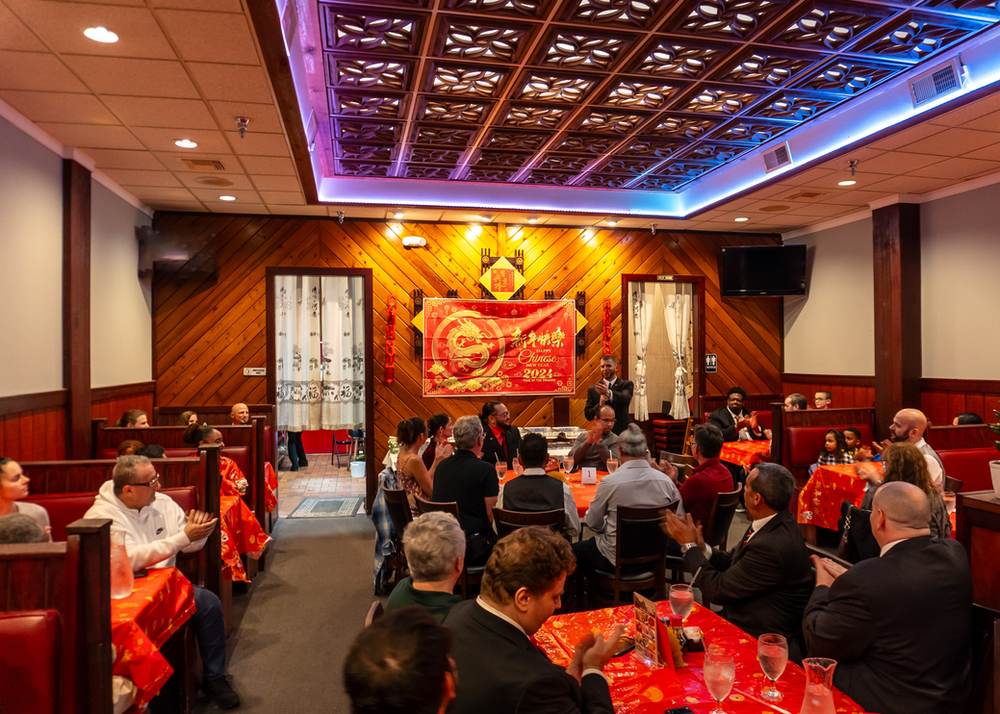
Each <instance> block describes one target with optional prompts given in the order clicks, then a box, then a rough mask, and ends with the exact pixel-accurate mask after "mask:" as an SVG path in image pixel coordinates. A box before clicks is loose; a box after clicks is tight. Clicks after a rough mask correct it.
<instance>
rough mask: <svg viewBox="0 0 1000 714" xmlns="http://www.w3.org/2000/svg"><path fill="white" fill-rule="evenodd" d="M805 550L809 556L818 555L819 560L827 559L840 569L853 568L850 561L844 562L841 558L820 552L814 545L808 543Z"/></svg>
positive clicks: (823, 551)
mask: <svg viewBox="0 0 1000 714" xmlns="http://www.w3.org/2000/svg"><path fill="white" fill-rule="evenodd" d="M806 550H808V551H809V555H818V556H819V557H820V558H827V559H829V560H832V561H833V562H834V563H836V564H837V565H839V566H840V567H842V568H852V567H854V563H852V562H851V561H849V560H844V559H843V558H840V557H837V556H836V555H833V554H831V553H828V552H827V551H825V550H820V549H819V548H817V547H816V546H814V545H809V544H808V543H806Z"/></svg>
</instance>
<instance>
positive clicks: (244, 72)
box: [187, 62, 271, 104]
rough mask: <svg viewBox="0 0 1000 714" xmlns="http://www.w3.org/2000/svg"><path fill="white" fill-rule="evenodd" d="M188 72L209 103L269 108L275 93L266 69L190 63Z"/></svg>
mask: <svg viewBox="0 0 1000 714" xmlns="http://www.w3.org/2000/svg"><path fill="white" fill-rule="evenodd" d="M187 67H188V69H189V70H190V72H191V74H192V75H193V76H194V80H195V82H197V84H198V87H199V88H200V89H201V92H202V94H203V96H204V97H205V99H223V100H226V101H231V102H250V103H253V104H269V103H270V102H271V91H270V89H268V85H267V78H266V76H265V74H264V69H263V68H262V67H259V66H256V67H250V66H244V65H231V64H207V63H205V64H203V63H200V62H189V63H188V64H187Z"/></svg>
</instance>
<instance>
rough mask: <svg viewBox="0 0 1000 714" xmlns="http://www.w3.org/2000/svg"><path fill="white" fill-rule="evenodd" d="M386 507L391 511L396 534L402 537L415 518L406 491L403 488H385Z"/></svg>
mask: <svg viewBox="0 0 1000 714" xmlns="http://www.w3.org/2000/svg"><path fill="white" fill-rule="evenodd" d="M382 493H384V494H385V509H386V510H387V511H388V512H389V520H391V521H392V527H393V529H394V530H395V531H396V535H397V536H398V537H399V538H400V539H402V538H403V532H404V531H405V530H406V527H407V526H408V525H410V522H411V521H412V520H413V511H411V510H410V503H409V501H407V500H406V491H404V490H403V489H401V488H384V487H383V489H382Z"/></svg>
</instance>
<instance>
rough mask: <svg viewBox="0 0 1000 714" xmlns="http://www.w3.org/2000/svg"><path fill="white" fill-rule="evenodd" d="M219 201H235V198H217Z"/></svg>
mask: <svg viewBox="0 0 1000 714" xmlns="http://www.w3.org/2000/svg"><path fill="white" fill-rule="evenodd" d="M219 200H220V201H235V200H236V196H219Z"/></svg>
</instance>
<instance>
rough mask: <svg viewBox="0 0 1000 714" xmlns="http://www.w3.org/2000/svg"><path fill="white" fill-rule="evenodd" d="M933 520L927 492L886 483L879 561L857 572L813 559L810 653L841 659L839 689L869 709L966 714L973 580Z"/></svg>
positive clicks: (876, 509) (877, 520) (876, 515)
mask: <svg viewBox="0 0 1000 714" xmlns="http://www.w3.org/2000/svg"><path fill="white" fill-rule="evenodd" d="M929 518H930V503H929V501H928V499H927V496H926V495H925V494H924V492H923V491H922V490H921V489H920V488H918V487H917V486H914V485H913V484H910V483H905V482H902V481H894V482H892V483H887V484H885V485H884V486H882V487H881V488H880V489H879V490H878V491H876V492H875V500H874V501H873V503H872V514H871V526H872V533H873V535H874V536H875V540H877V541H878V544H879V546H881V548H882V552H881V556H880V557H878V558H869V559H868V560H863V561H861V562H860V563H858V564H857V565H855V566H853V567H852V568H850V569H849V570H845V569H843V568H841V567H839V566H837V565H836V564H835V563H833V562H831V561H829V560H826V559H820V558H816V557H814V558H813V562H814V563H815V565H816V589H815V590H814V591H813V594H812V597H811V598H810V599H809V604H808V606H807V607H806V612H805V620H804V622H803V630H804V632H805V638H806V647H807V650H808V652H809V655H810V656H812V657H832V658H833V659H835V660H837V662H838V665H837V669H836V670H835V671H834V674H833V681H834V684H835V685H836V686H837V687H838V688H839V689H840V690H842V691H843V692H844V693H845V694H847V695H848V696H850V697H851V698H852V699H853V700H854V701H856V702H857V703H858V704H860V705H861V706H862V707H864V708H865V709H866V710H868V711H877V712H884V713H885V714H959V712H964V711H967V710H966V698H967V696H968V694H969V686H968V685H969V681H970V670H971V666H972V651H971V632H970V628H971V620H972V576H971V574H970V571H969V561H968V558H967V557H966V555H965V551H964V550H963V548H962V546H961V545H959V544H958V543H956V542H955V541H953V540H950V539H947V538H945V539H938V538H932V537H931V534H930V529H929V528H928V526H927V522H928V520H929Z"/></svg>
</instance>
